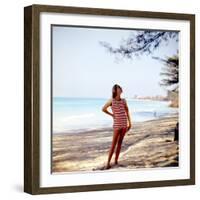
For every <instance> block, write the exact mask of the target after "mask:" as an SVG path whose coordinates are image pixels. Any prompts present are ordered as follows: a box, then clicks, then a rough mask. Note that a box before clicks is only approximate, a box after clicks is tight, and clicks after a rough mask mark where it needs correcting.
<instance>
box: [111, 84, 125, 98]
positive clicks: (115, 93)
mask: <svg viewBox="0 0 200 200" xmlns="http://www.w3.org/2000/svg"><path fill="white" fill-rule="evenodd" d="M117 88H120V89H121V91H123V90H122V88H121V86H120V85H118V84H115V85H114V86H113V88H112V98H115V97H116V96H117Z"/></svg>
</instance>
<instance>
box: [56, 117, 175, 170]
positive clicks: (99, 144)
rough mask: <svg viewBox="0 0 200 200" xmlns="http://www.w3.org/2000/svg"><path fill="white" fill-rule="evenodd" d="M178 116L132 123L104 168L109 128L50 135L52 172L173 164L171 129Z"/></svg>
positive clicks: (109, 143) (173, 143) (109, 135)
mask: <svg viewBox="0 0 200 200" xmlns="http://www.w3.org/2000/svg"><path fill="white" fill-rule="evenodd" d="M177 121H178V116H177V115H176V116H171V117H164V118H159V119H156V120H150V121H146V122H137V123H136V122H135V123H133V125H132V128H131V129H130V130H129V131H128V132H127V133H126V135H125V137H124V140H123V143H122V147H121V153H120V156H119V160H118V161H119V163H118V165H114V157H115V154H113V157H112V160H111V166H112V167H111V168H110V169H105V165H106V162H107V158H108V152H109V148H110V146H111V142H112V136H113V129H112V128H103V129H98V130H92V131H87V132H84V133H82V132H80V133H76V134H75V133H57V134H53V136H52V144H53V145H52V156H53V157H52V164H53V165H52V173H63V172H64V173H65V172H75V171H102V170H127V169H136V168H156V167H177V166H178V142H177V141H174V128H175V125H176V123H177Z"/></svg>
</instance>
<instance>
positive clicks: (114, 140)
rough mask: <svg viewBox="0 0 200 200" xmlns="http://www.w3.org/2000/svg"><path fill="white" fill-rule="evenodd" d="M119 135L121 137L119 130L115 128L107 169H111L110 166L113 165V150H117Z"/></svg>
mask: <svg viewBox="0 0 200 200" xmlns="http://www.w3.org/2000/svg"><path fill="white" fill-rule="evenodd" d="M118 137H119V131H118V130H114V133H113V140H112V145H111V147H110V150H109V155H108V161H107V166H106V169H109V168H110V167H111V166H110V161H111V158H112V155H113V152H114V150H115V146H116V143H117V140H118Z"/></svg>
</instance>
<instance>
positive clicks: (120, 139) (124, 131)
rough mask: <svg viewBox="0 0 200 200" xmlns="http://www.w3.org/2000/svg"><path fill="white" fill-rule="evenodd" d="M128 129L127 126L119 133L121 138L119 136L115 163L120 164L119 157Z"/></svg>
mask: <svg viewBox="0 0 200 200" xmlns="http://www.w3.org/2000/svg"><path fill="white" fill-rule="evenodd" d="M126 131H127V128H123V129H122V131H121V132H120V134H119V138H118V142H117V149H116V152H115V164H118V158H119V154H120V151H121V146H122V141H123V139H124V136H125V133H126Z"/></svg>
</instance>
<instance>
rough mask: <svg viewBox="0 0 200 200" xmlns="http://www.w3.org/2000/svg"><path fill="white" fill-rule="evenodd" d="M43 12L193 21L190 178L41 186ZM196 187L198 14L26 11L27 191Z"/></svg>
mask: <svg viewBox="0 0 200 200" xmlns="http://www.w3.org/2000/svg"><path fill="white" fill-rule="evenodd" d="M41 12H56V13H77V14H90V15H109V16H126V17H142V18H158V19H174V20H176V19H178V20H188V21H189V22H190V178H189V179H181V180H169V181H167V180H166V181H165V180H163V181H148V182H131V183H113V184H97V185H79V186H62V187H60V186H59V187H45V188H44V187H40V168H39V165H40V163H39V161H40V159H39V158H40V153H39V152H40V149H39V144H40V140H39V135H40V132H39V127H40V123H39V122H40V120H39V117H40V116H39V114H40V103H39V93H40V92H39V91H40V81H39V73H40V65H39V62H40V53H39V40H40V37H39V31H40V29H39V25H40V23H39V19H40V13H41ZM193 184H195V15H193V14H183V13H179V14H178V13H163V12H149V11H133V10H116V9H102V8H86V7H85V8H83V7H65V6H50V5H31V6H27V7H25V8H24V192H27V193H30V194H49V193H64V192H65V193H66V192H83V191H99V190H114V189H130V188H147V187H161V186H177V185H193Z"/></svg>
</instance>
